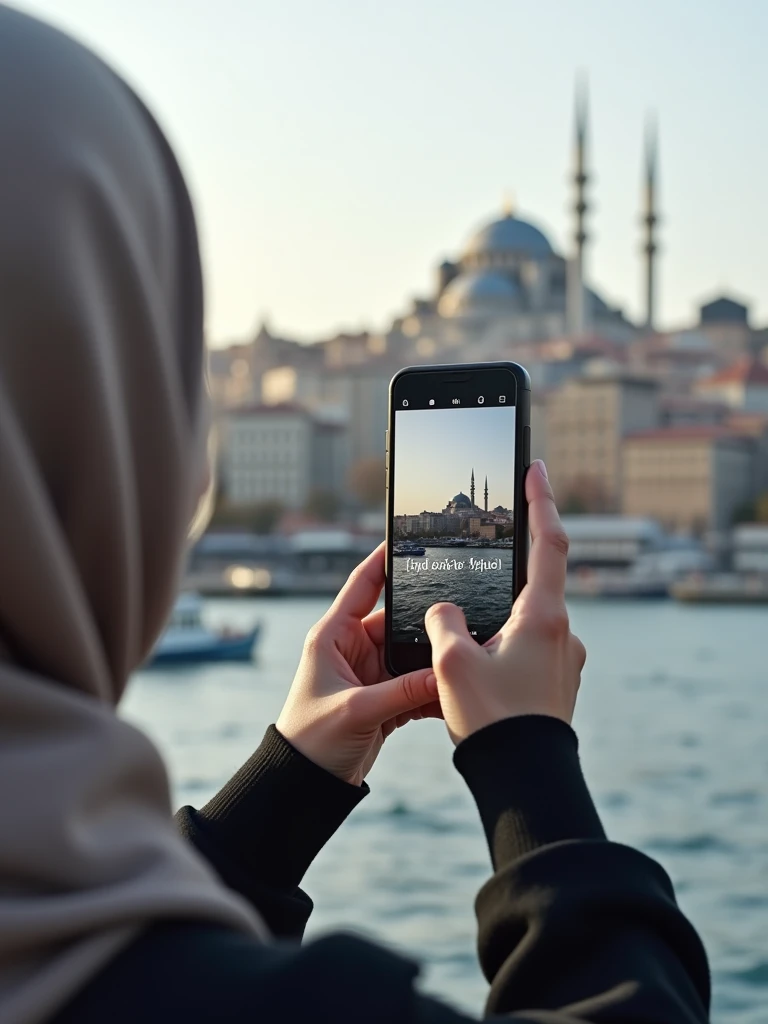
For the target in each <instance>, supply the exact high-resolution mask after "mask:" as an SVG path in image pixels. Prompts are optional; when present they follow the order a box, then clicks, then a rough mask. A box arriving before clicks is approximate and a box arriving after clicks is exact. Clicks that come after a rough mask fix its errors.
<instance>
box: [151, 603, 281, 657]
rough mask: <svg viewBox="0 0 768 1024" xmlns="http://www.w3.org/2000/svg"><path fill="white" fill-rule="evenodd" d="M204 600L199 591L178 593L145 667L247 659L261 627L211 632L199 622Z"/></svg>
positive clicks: (251, 653)
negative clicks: (166, 622) (165, 624)
mask: <svg viewBox="0 0 768 1024" xmlns="http://www.w3.org/2000/svg"><path fill="white" fill-rule="evenodd" d="M202 609H203V602H202V599H201V598H200V596H199V595H198V594H180V595H179V598H178V600H177V601H176V604H175V606H174V609H173V614H172V615H171V621H170V622H169V623H168V626H167V627H166V630H165V632H164V633H163V635H162V636H161V637H160V639H159V641H158V642H157V645H156V647H155V649H154V651H153V652H152V654H151V655H150V657H149V659H148V661H147V666H148V667H152V668H158V667H161V666H164V665H189V664H193V663H196V662H206V661H250V660H251V659H252V657H253V648H254V645H255V644H256V641H257V640H258V637H259V632H260V629H261V627H260V626H259V625H258V624H257V625H256V626H254V627H253V629H250V630H248V631H247V632H245V633H243V632H234V631H231V630H228V629H224V630H219V631H214V630H212V629H208V627H207V626H204V625H203V622H202Z"/></svg>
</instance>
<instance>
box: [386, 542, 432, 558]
mask: <svg viewBox="0 0 768 1024" xmlns="http://www.w3.org/2000/svg"><path fill="white" fill-rule="evenodd" d="M425 552H426V548H424V547H422V545H421V544H415V543H414V542H413V541H411V540H404V541H400V542H399V543H398V544H394V545H393V546H392V554H393V555H394V556H395V557H396V558H404V557H405V556H406V555H423V554H424V553H425Z"/></svg>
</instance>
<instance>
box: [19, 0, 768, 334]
mask: <svg viewBox="0 0 768 1024" xmlns="http://www.w3.org/2000/svg"><path fill="white" fill-rule="evenodd" d="M17 6H19V7H21V8H22V9H24V10H27V11H29V12H31V13H35V14H37V15H39V16H41V17H44V18H47V19H48V20H51V21H54V22H55V23H56V24H58V25H59V26H60V27H63V28H65V29H67V30H69V31H71V32H72V33H74V34H75V35H77V36H78V37H79V38H80V39H81V40H83V41H84V42H87V43H89V44H90V45H92V46H93V47H94V48H95V49H97V50H98V52H99V53H100V54H101V55H102V56H103V57H105V58H106V59H107V60H108V61H110V62H111V63H113V64H114V65H115V66H116V67H117V69H118V70H119V71H121V72H122V73H123V74H124V75H125V76H126V77H127V78H128V79H129V81H130V82H131V83H132V84H133V86H134V87H135V88H136V89H137V90H138V92H139V93H140V94H141V95H142V96H143V98H144V99H145V100H146V101H147V102H148V104H149V105H150V107H151V108H152V109H153V111H154V112H155V114H156V115H157V117H158V119H159V120H160V122H161V123H162V125H163V126H164V128H165V129H166V132H167V134H168V135H169V137H170V139H171V141H172V143H173V145H174V147H175V148H176V150H177V152H178V154H179V156H180V158H181V162H182V166H183V168H184V170H185V173H186V175H187V178H188V180H189V182H190V185H191V189H192V192H193V197H194V200H195V203H196V208H197V211H198V217H199V221H200V228H201V238H202V245H203V257H204V265H205V270H206V280H207V297H208V312H207V328H208V335H209V340H210V341H211V342H212V343H213V344H225V343H230V342H232V341H237V340H246V339H247V338H249V337H250V336H251V335H252V333H253V332H254V330H255V329H256V326H257V324H258V323H260V322H261V321H262V320H265V319H266V321H267V322H268V323H269V325H270V327H271V329H272V330H274V331H275V332H276V333H281V334H283V335H285V336H289V337H298V338H299V339H301V340H311V339H316V338H318V337H322V336H328V335H329V334H331V333H333V332H335V331H337V330H339V329H346V330H359V329H361V328H363V327H369V328H372V329H374V330H380V329H383V328H384V327H386V326H387V325H388V323H389V322H390V320H391V318H392V316H393V315H395V314H397V313H402V312H403V311H404V310H405V308H406V307H407V304H408V302H409V301H410V299H411V298H412V296H414V295H416V294H424V293H428V292H429V290H430V289H431V287H432V279H433V274H434V267H435V265H436V264H437V263H438V262H439V261H440V260H442V259H443V258H445V257H446V256H455V255H456V254H457V253H459V252H460V251H461V247H462V245H463V243H464V241H465V240H466V238H467V236H468V235H469V234H470V233H471V231H472V230H473V228H475V227H477V226H478V225H479V224H482V223H483V222H484V221H485V220H487V219H489V218H490V217H492V216H494V215H496V214H497V213H498V212H499V211H500V209H501V204H502V199H503V197H504V195H505V194H506V193H510V192H511V193H512V194H513V195H514V197H515V203H516V207H517V210H518V213H519V215H520V216H524V217H527V218H530V219H531V220H533V221H534V223H536V224H538V225H539V226H540V227H542V228H543V229H544V230H545V231H546V232H547V234H548V235H549V237H550V239H551V241H552V242H553V244H554V245H555V247H556V248H557V249H558V250H559V251H565V249H566V247H567V245H568V243H569V234H570V231H571V226H570V215H569V212H568V205H569V203H570V202H571V197H570V193H569V188H568V180H567V176H568V170H569V164H570V155H571V145H572V115H573V86H574V81H575V78H576V75H577V74H578V73H579V72H582V71H583V72H586V74H587V75H588V80H589V90H590V119H591V123H590V165H591V169H592V171H593V173H594V179H593V184H592V198H593V209H592V212H591V214H590V217H589V231H590V234H591V243H590V249H589V255H588V260H587V270H588V276H589V281H590V283H591V284H592V285H593V286H597V287H598V288H599V289H600V291H601V293H602V294H603V295H604V297H605V298H606V299H607V300H608V301H610V302H612V303H617V304H620V305H621V306H622V307H623V308H624V309H625V311H626V312H627V313H629V314H630V315H638V314H639V312H640V306H641V294H642V292H641V274H640V253H639V247H640V228H639V224H638V219H639V210H640V176H641V151H642V136H643V122H644V118H645V117H646V115H647V114H648V112H649V111H655V112H656V114H657V116H658V124H659V151H660V202H661V209H662V217H663V219H662V222H661V227H660V231H661V257H660V272H659V291H660V321H661V325H662V326H667V327H670V326H672V327H674V326H676V325H679V324H680V323H682V322H687V321H689V320H690V318H691V316H692V315H693V313H694V311H695V308H696V306H697V304H698V303H699V302H700V301H701V300H703V299H706V298H709V297H711V296H712V295H713V294H715V293H718V292H720V291H722V290H726V291H728V292H729V293H731V294H733V295H734V296H735V297H737V298H746V299H748V300H750V302H751V304H752V310H753V314H754V318H755V319H756V320H757V322H758V323H761V322H764V321H767V320H768V290H767V289H766V281H768V248H767V247H766V239H767V238H768V195H767V193H768V184H767V182H768V173H767V171H768V130H766V128H765V114H764V98H765V96H766V95H768V61H766V60H765V55H764V47H765V39H766V38H767V37H768V3H766V2H765V0H732V2H730V3H727V4H726V3H723V2H722V0H645V2H643V3H637V2H636V0H579V2H577V3H575V2H573V0H535V2H533V0H526V2H525V3H522V2H520V0H473V2H472V3H469V2H467V0H388V2H387V3H382V2H381V0H280V2H279V3H276V2H274V0H183V2H182V0H131V3H119V2H118V0H22V2H18V3H17Z"/></svg>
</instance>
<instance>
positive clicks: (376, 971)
mask: <svg viewBox="0 0 768 1024" xmlns="http://www.w3.org/2000/svg"><path fill="white" fill-rule="evenodd" d="M454 761H455V764H456V767H457V768H458V770H459V771H460V772H461V774H462V775H463V776H464V778H465V780H466V782H467V784H468V785H469V787H470V789H471V791H472V794H473V796H474V798H475V801H476V803H477V806H478V809H479V811H480V816H481V819H482V822H483V827H484V829H485V834H486V837H487V839H488V845H489V847H490V851H491V858H492V861H493V868H494V874H493V876H492V877H491V879H490V880H489V881H488V882H487V883H486V884H485V885H484V886H483V888H482V889H481V890H480V893H479V895H478V898H477V917H478V925H479V954H480V961H481V964H482V967H483V971H484V972H485V976H486V977H487V979H488V981H489V983H490V994H489V997H488V1003H487V1008H486V1013H487V1016H488V1017H490V1018H494V1017H506V1018H508V1017H510V1016H512V1017H514V1019H515V1020H517V1021H519V1022H523V1021H524V1022H530V1024H532V1022H538V1024H569V1022H572V1024H575V1022H585V1021H589V1022H601V1024H629V1022H632V1024H640V1022H642V1024H683V1022H685V1024H693V1022H696V1024H703V1022H705V1021H707V1020H708V1007H709V995H710V992H709V972H708V967H707V960H706V956H705V953H704V950H703V948H702V945H701V942H700V941H699V938H698V935H697V934H696V932H695V931H694V929H693V928H692V927H691V925H690V924H689V923H688V921H687V920H686V919H685V917H683V915H682V914H681V912H680V911H679V910H678V908H677V905H676V903H675V897H674V893H673V890H672V885H671V883H670V881H669V879H668V877H667V875H666V874H665V872H664V871H663V870H662V869H661V868H660V867H659V865H658V864H656V863H655V862H654V861H652V860H649V859H648V858H647V857H645V856H644V855H643V854H641V853H638V852H637V851H636V850H633V849H630V848H629V847H625V846H620V845H618V844H615V843H611V842H608V840H607V839H606V837H605V834H604V832H603V828H602V825H601V824H600V820H599V818H598V816H597V812H596V811H595V808H594V805H593V803H592V800H591V798H590V795H589V792H588V790H587V788H586V785H585V783H584V779H583V776H582V773H581V768H580V765H579V760H578V753H577V744H576V736H575V734H574V733H573V731H572V730H571V729H570V728H569V727H568V726H567V725H565V724H563V723H562V722H560V721H557V720H556V719H552V718H544V717H526V718H513V719H508V720H506V721H503V722H499V723H497V724H496V725H493V726H490V727H489V728H487V729H484V730H482V731H481V732H479V733H476V734H475V735H473V736H471V737H470V738H469V739H467V740H465V741H464V742H463V743H462V744H460V745H459V747H458V748H457V749H456V752H455V756H454ZM367 792H368V789H367V787H366V786H363V787H359V788H358V787H355V786H350V785H348V784H347V783H344V782H341V781H340V780H338V779H336V778H335V777H334V776H332V775H330V774H328V773H327V772H325V771H323V770H322V769H321V768H318V767H317V766H316V765H314V764H313V763H312V762H310V761H308V760H307V759H306V758H304V757H303V756H302V755H301V754H299V753H298V752H297V751H296V750H294V749H293V747H291V746H290V744H288V743H287V742H286V741H285V740H284V739H283V738H282V737H281V736H280V734H279V733H278V732H277V730H276V729H275V728H274V727H271V728H270V729H269V730H268V731H267V734H266V736H265V738H264V742H263V743H262V745H261V746H260V747H259V749H258V750H257V751H256V753H255V754H254V755H253V757H252V758H251V759H250V760H249V761H248V762H247V763H246V764H245V765H244V766H243V768H242V769H241V770H240V771H239V772H238V773H237V775H236V776H235V777H234V778H233V779H232V780H231V781H230V782H229V783H228V784H227V785H226V786H225V787H224V789H223V790H222V791H221V792H220V793H219V794H218V795H217V796H215V797H214V798H213V800H211V802H210V803H209V804H207V805H206V806H205V807H204V808H203V809H202V810H200V811H196V810H194V809H193V808H191V807H185V808H183V809H182V810H181V811H179V814H178V815H177V820H178V823H179V826H180V828H181V830H182V832H183V833H184V834H185V835H186V836H187V838H188V839H189V841H190V842H192V843H193V844H194V845H195V846H196V847H197V849H198V850H199V852H200V853H201V854H202V855H203V856H204V857H206V858H207V860H208V861H210V863H211V864H212V865H213V867H214V868H215V869H216V870H217V872H218V873H219V875H220V876H221V878H222V879H223V880H224V881H225V882H226V884H227V885H229V886H230V887H231V888H233V889H235V890H237V891H238V892H240V893H241V894H242V895H243V896H244V897H245V898H246V899H248V900H249V901H250V902H251V903H252V904H253V905H254V906H255V907H256V908H257V909H258V911H259V913H260V914H261V915H262V916H263V917H264V918H265V920H266V921H267V923H268V924H269V926H270V928H271V930H272V932H273V933H274V935H275V936H276V938H277V940H278V941H276V942H275V943H273V944H271V945H268V946H265V945H262V944H260V943H258V942H257V941H255V940H254V939H251V938H249V937H248V936H244V935H241V934H239V933H236V932H232V931H228V930H226V929H223V928H214V927H210V926H207V925H205V924H201V923H196V922H194V921H182V920H179V921H173V922H166V923H162V924H160V923H159V924H155V925H154V926H152V927H149V928H148V929H147V930H146V932H144V933H143V934H142V935H141V937H140V938H138V939H137V940H136V941H135V942H134V943H133V945H131V946H130V947H129V948H128V949H126V950H125V951H124V952H123V953H121V954H120V955H119V956H118V957H117V958H116V959H115V960H114V961H113V962H112V963H111V964H109V965H108V966H107V967H106V968H105V969H104V970H103V971H102V972H101V973H100V974H99V975H98V976H97V977H96V978H94V979H93V980H92V981H91V983H90V984H89V985H88V987H87V988H86V989H84V990H83V991H82V992H81V993H80V994H79V995H78V996H77V997H76V998H75V999H74V1000H73V1001H72V1003H71V1004H70V1005H69V1006H68V1007H67V1008H66V1009H65V1010H63V1011H62V1012H60V1013H59V1014H57V1016H56V1017H55V1024H75V1022H77V1024H104V1022H109V1024H129V1022H130V1024H173V1022H176V1021H179V1022H183V1024H202V1022H204V1021H205V1022H208V1021H216V1022H220V1024H249V1022H251V1021H253V1022H254V1024H255V1022H258V1024H272V1022H275V1024H277V1022H289V1021H310V1020H311V1021H314V1022H320V1021H323V1022H325V1021H327V1022H329V1024H331V1022H333V1024H353V1022H354V1024H378V1022H381V1024H385V1022H386V1024H395V1022H397V1024H449V1022H453V1024H459V1022H461V1021H465V1022H466V1021H468V1020H469V1019H470V1018H468V1017H465V1016H463V1015H461V1014H459V1013H457V1012H456V1011H454V1010H452V1009H450V1008H449V1007H447V1006H445V1005H443V1004H442V1003H440V1002H438V1001H436V1000H434V999H431V998H429V997H427V996H423V995H421V994H419V993H418V992H417V991H416V990H415V988H414V980H415V978H416V975H417V973H418V968H417V967H416V965H415V964H413V963H411V962H410V961H408V960H405V959H402V958H401V957H398V956H395V955H394V954H392V953H390V952H388V951H386V950H384V949H382V948H380V947H378V946H375V945H373V944H371V943H369V942H366V941H365V940H363V939H360V938H356V937H354V936H352V935H344V934H339V935H332V936H330V937H328V938H323V939H320V940H318V941H316V942H312V943H308V944H307V945H306V946H300V945H299V944H298V943H297V941H296V940H298V939H300V937H301V935H302V933H303V930H304V927H305V925H306V922H307V919H308V917H309V914H310V912H311V910H312V902H311V900H310V899H309V897H308V896H306V895H305V894H304V893H303V892H302V891H301V889H300V888H299V883H300V881H301V879H302V877H303V875H304V873H305V871H306V869H307V868H308V867H309V865H310V863H311V861H312V859H313V858H314V857H315V855H316V854H317V853H318V851H319V850H320V848H321V847H322V846H323V845H324V843H325V842H326V841H327V840H328V839H329V838H330V837H331V835H332V834H333V832H334V831H335V830H336V829H337V828H338V826H339V825H340V824H341V822H342V821H343V820H344V818H345V817H346V816H347V814H348V813H349V812H350V811H351V810H352V808H353V807H354V806H355V805H356V804H357V803H359V801H360V800H362V799H363V797H364V796H365V794H366V793H367Z"/></svg>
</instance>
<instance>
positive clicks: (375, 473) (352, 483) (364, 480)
mask: <svg viewBox="0 0 768 1024" xmlns="http://www.w3.org/2000/svg"><path fill="white" fill-rule="evenodd" d="M384 473H385V471H384V460H383V459H381V458H378V457H373V458H368V459H360V461H359V462H356V463H355V464H354V466H352V468H351V469H350V471H349V477H348V484H349V489H350V491H351V492H352V493H353V494H354V496H355V497H356V498H357V499H358V501H360V503H361V504H362V505H364V506H365V507H366V508H380V507H381V506H382V505H383V504H384V495H385V475H384Z"/></svg>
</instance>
